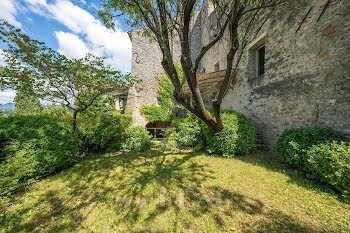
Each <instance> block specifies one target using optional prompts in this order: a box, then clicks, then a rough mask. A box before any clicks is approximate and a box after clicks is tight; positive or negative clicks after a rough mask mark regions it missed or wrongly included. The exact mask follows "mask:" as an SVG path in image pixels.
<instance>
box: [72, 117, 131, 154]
mask: <svg viewBox="0 0 350 233" xmlns="http://www.w3.org/2000/svg"><path fill="white" fill-rule="evenodd" d="M130 125H131V116H130V115H129V114H123V115H120V113H119V111H111V112H102V113H90V114H84V115H82V116H81V117H79V118H78V130H79V132H80V133H81V139H82V145H81V149H82V150H84V151H88V152H111V151H116V150H119V149H120V148H121V145H122V139H123V136H124V134H125V132H126V130H127V128H128V127H129V126H130Z"/></svg>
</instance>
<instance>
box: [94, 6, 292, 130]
mask: <svg viewBox="0 0 350 233" xmlns="http://www.w3.org/2000/svg"><path fill="white" fill-rule="evenodd" d="M286 1H287V0H212V1H210V3H208V0H181V1H178V0H105V1H104V8H103V10H100V11H99V16H100V18H101V19H102V20H103V22H104V23H105V25H106V26H107V27H110V28H113V27H114V26H115V20H114V19H115V17H119V18H123V19H124V21H125V23H127V24H128V25H130V26H132V27H134V28H144V31H143V33H144V35H146V36H149V37H151V38H153V39H154V40H155V41H156V42H157V43H158V44H159V47H160V50H161V52H162V54H163V57H162V66H163V69H164V70H165V72H166V73H167V75H168V77H169V79H170V81H171V83H172V84H173V86H174V92H173V95H174V98H175V99H176V101H177V102H179V103H181V104H182V105H183V106H184V107H185V108H186V109H188V110H189V111H190V112H192V113H194V114H195V115H196V116H197V117H199V118H200V119H201V120H203V121H204V122H205V123H206V124H207V125H208V127H209V128H210V131H211V132H212V133H215V132H218V131H220V130H222V127H223V124H222V117H221V111H220V110H221V104H222V101H223V98H224V96H225V94H226V92H227V90H228V88H229V86H230V85H229V84H230V83H233V82H234V81H235V79H236V78H237V72H236V69H235V68H237V67H238V64H239V61H240V58H241V56H242V53H243V51H244V48H245V47H246V45H247V44H248V42H249V40H250V39H252V38H253V37H254V35H253V33H252V32H253V29H254V30H255V32H256V31H258V28H259V26H261V25H263V24H264V23H265V22H266V16H268V12H267V10H269V11H270V10H271V9H273V8H274V7H276V6H277V5H279V4H281V3H283V2H286ZM205 4H212V6H213V7H214V8H215V14H214V15H215V16H216V34H215V35H214V36H213V38H212V39H211V40H210V41H209V42H208V43H207V44H204V45H202V47H201V49H200V52H199V54H198V56H196V57H194V58H193V55H194V54H192V51H191V22H192V20H193V19H194V17H195V14H196V12H197V11H198V10H199V9H201V8H202V7H203V6H204V5H205ZM226 32H227V33H228V35H229V37H228V38H224V35H225V34H226ZM173 37H177V38H178V39H179V41H180V45H181V58H180V62H181V66H182V69H183V71H184V75H185V77H186V81H187V84H188V86H189V88H190V91H191V97H192V98H189V96H186V95H185V93H184V92H183V89H182V85H181V82H180V78H179V76H178V74H177V72H176V68H175V57H174V53H173V51H172V49H171V43H170V41H171V40H170V39H171V38H173ZM224 39H225V40H227V41H228V42H229V44H230V46H229V48H228V51H227V54H226V61H227V62H226V63H227V67H226V74H225V79H224V81H223V82H222V83H221V85H220V88H219V89H220V91H219V92H218V93H217V95H216V96H215V98H214V100H213V102H212V105H213V110H214V114H213V115H211V114H210V113H208V112H207V111H206V107H205V104H204V101H203V97H202V94H201V92H200V88H199V85H198V82H197V78H196V74H197V73H198V72H199V67H200V64H201V62H202V59H203V57H204V56H205V54H206V53H207V52H208V51H209V50H210V49H211V48H213V46H214V45H216V44H217V43H220V41H222V40H224Z"/></svg>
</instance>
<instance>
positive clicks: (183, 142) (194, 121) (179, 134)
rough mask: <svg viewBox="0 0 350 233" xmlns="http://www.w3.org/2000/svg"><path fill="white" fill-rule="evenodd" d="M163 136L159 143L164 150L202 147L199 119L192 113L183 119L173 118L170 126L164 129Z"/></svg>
mask: <svg viewBox="0 0 350 233" xmlns="http://www.w3.org/2000/svg"><path fill="white" fill-rule="evenodd" d="M164 136H165V138H164V139H163V140H162V143H161V144H162V148H163V149H165V150H174V149H175V150H176V149H186V148H193V149H195V150H201V149H203V140H202V138H201V124H200V120H199V119H198V118H197V117H196V116H194V115H191V116H190V117H188V118H185V119H180V118H174V119H173V120H172V124H171V128H168V129H166V130H165V132H164Z"/></svg>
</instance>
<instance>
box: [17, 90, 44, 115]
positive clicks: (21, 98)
mask: <svg viewBox="0 0 350 233" xmlns="http://www.w3.org/2000/svg"><path fill="white" fill-rule="evenodd" d="M14 101H15V113H16V114H21V115H25V114H30V113H33V112H35V111H37V110H40V108H41V105H40V100H39V98H38V97H37V96H36V95H35V93H34V90H33V88H32V87H30V86H27V85H19V86H18V87H17V89H16V97H15V99H14Z"/></svg>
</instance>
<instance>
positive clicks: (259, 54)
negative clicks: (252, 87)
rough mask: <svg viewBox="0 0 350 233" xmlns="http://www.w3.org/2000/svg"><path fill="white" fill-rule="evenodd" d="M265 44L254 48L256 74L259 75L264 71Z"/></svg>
mask: <svg viewBox="0 0 350 233" xmlns="http://www.w3.org/2000/svg"><path fill="white" fill-rule="evenodd" d="M265 53H266V52H265V44H263V45H262V46H260V47H259V48H258V49H257V50H256V76H257V77H259V76H261V75H263V74H264V73H265Z"/></svg>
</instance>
